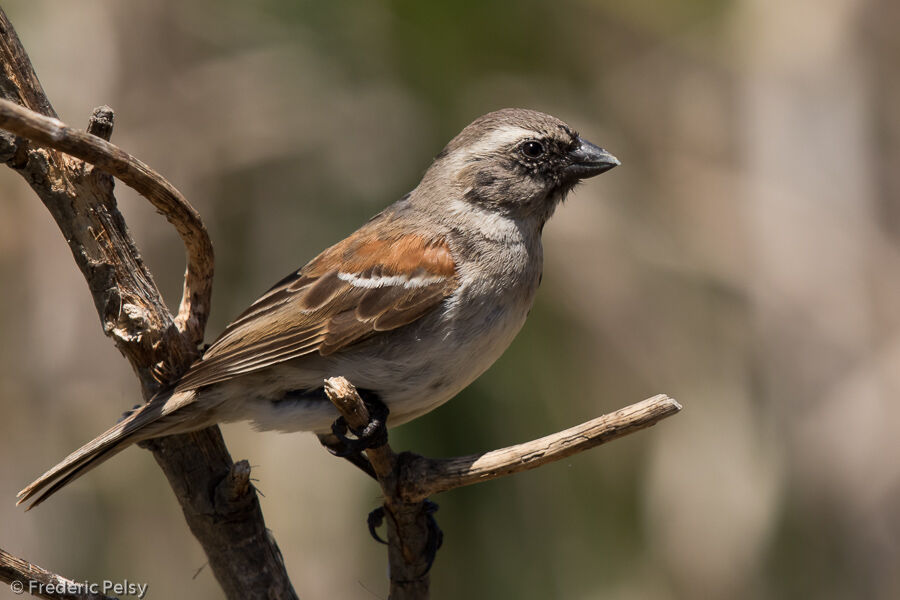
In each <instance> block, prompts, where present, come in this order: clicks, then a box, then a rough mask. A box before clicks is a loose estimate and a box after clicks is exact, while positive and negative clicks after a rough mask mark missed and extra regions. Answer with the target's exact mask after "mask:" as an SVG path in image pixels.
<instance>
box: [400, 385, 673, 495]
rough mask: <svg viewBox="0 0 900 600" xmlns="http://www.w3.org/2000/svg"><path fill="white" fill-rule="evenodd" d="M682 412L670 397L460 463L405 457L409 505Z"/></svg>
mask: <svg viewBox="0 0 900 600" xmlns="http://www.w3.org/2000/svg"><path fill="white" fill-rule="evenodd" d="M680 410H681V405H680V404H678V402H676V401H675V400H673V399H672V398H669V397H668V396H666V395H664V394H660V395H658V396H654V397H652V398H648V399H647V400H643V401H641V402H638V403H636V404H632V405H631V406H626V407H625V408H622V409H619V410H617V411H616V412H614V413H610V414H608V415H603V416H602V417H597V418H596V419H593V420H591V421H587V422H586V423H582V424H581V425H576V426H575V427H571V428H569V429H566V430H563V431H559V432H557V433H554V434H552V435H548V436H546V437H542V438H540V439H537V440H532V441H530V442H525V443H523V444H517V445H515V446H509V447H507V448H501V449H499V450H492V451H490V452H485V453H483V454H472V455H469V456H460V457H456V458H445V459H434V458H425V457H423V456H417V455H405V458H406V460H404V461H403V473H402V475H401V476H400V480H401V483H400V489H401V493H402V494H403V496H404V498H405V499H406V500H407V501H415V500H419V499H423V498H427V497H428V496H431V495H434V494H436V493H438V492H444V491H447V490H452V489H454V488H458V487H463V486H466V485H472V484H473V483H480V482H482V481H488V480H490V479H496V478H497V477H503V476H504V475H512V474H513V473H520V472H522V471H528V470H530V469H536V468H538V467H540V466H543V465H546V464H548V463H551V462H555V461H557V460H560V459H563V458H566V457H568V456H572V455H573V454H577V453H579V452H584V451H585V450H589V449H590V448H593V447H595V446H599V445H600V444H605V443H606V442H611V441H612V440H615V439H618V438H620V437H623V436H626V435H628V434H630V433H634V432H636V431H640V430H641V429H645V428H647V427H650V426H651V425H655V424H656V423H658V422H659V421H661V420H662V419H665V418H666V417H670V416H672V415H674V414H675V413H677V412H678V411H680Z"/></svg>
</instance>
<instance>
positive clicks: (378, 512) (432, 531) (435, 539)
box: [366, 500, 444, 575]
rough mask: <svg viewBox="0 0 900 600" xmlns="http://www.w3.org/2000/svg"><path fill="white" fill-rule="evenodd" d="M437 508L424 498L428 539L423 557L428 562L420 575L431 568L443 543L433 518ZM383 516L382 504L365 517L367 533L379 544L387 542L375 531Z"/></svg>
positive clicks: (435, 504) (440, 532) (423, 504)
mask: <svg viewBox="0 0 900 600" xmlns="http://www.w3.org/2000/svg"><path fill="white" fill-rule="evenodd" d="M437 509H438V505H437V503H435V502H432V501H431V500H425V501H424V502H423V503H422V510H423V511H424V512H425V519H426V526H427V527H428V539H427V540H426V542H425V557H426V559H427V560H428V563H427V564H426V566H425V571H424V572H423V573H422V575H425V574H426V573H428V572H429V571H430V570H431V567H432V566H434V559H435V558H437V551H438V550H440V549H441V546H442V545H443V544H444V532H443V531H441V528H440V527H438V524H437V519H435V518H434V513H436V512H437ZM384 516H385V511H384V506H379V507H378V508H376V509H375V510H373V511H372V512H370V513H369V516H368V518H367V519H366V521H367V523H368V525H369V534H370V535H371V536H372V538H374V540H375V541H376V542H378V543H380V544H387V542H386V541H384V540H383V539H382V538H381V536H380V535H378V531H376V530H377V529H378V528H379V527H381V525H382V523H384Z"/></svg>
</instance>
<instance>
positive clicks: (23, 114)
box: [0, 99, 213, 344]
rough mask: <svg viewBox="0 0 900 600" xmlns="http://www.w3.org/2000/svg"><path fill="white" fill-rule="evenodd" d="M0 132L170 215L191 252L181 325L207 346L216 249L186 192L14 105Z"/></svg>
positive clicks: (121, 154)
mask: <svg viewBox="0 0 900 600" xmlns="http://www.w3.org/2000/svg"><path fill="white" fill-rule="evenodd" d="M0 128H3V129H5V130H7V131H11V132H13V133H15V134H16V135H20V136H22V137H24V138H27V139H29V140H31V141H33V142H38V143H39V144H41V145H43V146H46V147H48V148H53V149H54V150H59V151H61V152H65V153H66V154H69V155H71V156H74V157H76V158H80V159H81V160H83V161H85V162H87V163H89V164H92V165H94V166H96V167H97V168H99V169H101V170H102V171H104V172H106V173H108V174H110V175H113V176H115V177H116V178H117V179H119V180H121V181H122V182H124V183H125V184H126V185H128V186H129V187H131V188H133V189H135V190H136V191H137V192H138V193H140V194H141V195H142V196H144V197H145V198H147V199H148V200H149V201H150V202H151V203H152V204H153V206H155V207H156V209H157V210H158V211H159V212H160V213H162V214H163V215H165V217H166V219H167V220H168V221H169V223H171V224H172V225H173V226H174V227H175V229H176V230H177V231H178V234H179V235H180V236H181V239H182V241H183V242H184V245H185V249H186V251H187V271H186V272H185V277H184V293H183V295H182V297H181V305H180V306H179V308H178V315H177V316H176V317H175V324H176V326H177V327H178V329H179V330H181V331H183V332H184V333H186V334H187V336H188V339H189V340H190V341H191V342H192V343H193V344H199V343H200V342H202V341H203V330H204V329H205V327H206V319H207V317H208V316H209V308H210V297H211V295H212V274H213V248H212V243H211V242H210V240H209V235H208V234H207V232H206V227H205V226H204V225H203V222H202V221H201V220H200V215H199V214H198V213H197V211H196V210H195V209H194V207H192V206H191V205H190V204H188V202H187V200H185V199H184V196H182V195H181V192H179V191H178V190H177V189H175V187H174V186H173V185H172V184H171V183H169V182H168V181H167V180H166V179H165V178H164V177H162V176H161V175H159V174H158V173H156V172H155V171H154V170H153V169H151V168H150V167H148V166H147V165H146V164H144V163H143V162H141V161H140V160H138V159H136V158H135V157H133V156H131V155H130V154H128V153H127V152H125V151H124V150H122V149H121V148H119V147H118V146H116V145H114V144H111V143H109V142H107V141H106V140H104V139H102V138H101V137H98V136H96V135H93V134H90V133H88V132H87V131H82V130H80V129H73V128H71V127H68V126H66V125H65V124H64V123H62V122H61V121H60V120H59V119H56V118H54V117H45V116H43V115H40V114H38V113H36V112H34V111H31V110H29V109H27V108H24V107H21V106H19V105H18V104H15V103H14V102H10V101H9V100H3V99H0ZM110 128H111V126H110Z"/></svg>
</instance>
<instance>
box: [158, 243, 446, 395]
mask: <svg viewBox="0 0 900 600" xmlns="http://www.w3.org/2000/svg"><path fill="white" fill-rule="evenodd" d="M457 286H458V278H457V273H456V265H455V263H454V260H453V256H452V255H451V253H450V248H449V247H448V246H447V243H446V241H444V240H443V239H441V238H433V239H429V238H426V237H423V236H420V235H412V234H399V233H391V234H382V235H380V236H379V235H373V234H372V232H371V229H370V228H368V227H364V228H363V229H361V230H359V231H357V232H356V233H355V234H353V235H351V236H350V237H348V238H347V239H345V240H343V241H342V242H340V243H338V244H336V245H335V246H332V247H331V248H329V249H327V250H325V251H324V252H323V253H322V254H320V255H319V256H318V257H316V258H315V259H313V260H312V261H311V262H310V263H309V264H307V265H306V266H305V267H303V268H302V269H300V270H299V271H297V272H296V273H293V274H291V275H290V276H288V277H286V278H285V279H283V280H282V281H280V282H279V283H278V284H276V285H275V287H273V288H272V289H271V290H269V291H268V292H267V293H266V294H265V295H263V296H262V297H261V298H260V299H259V300H257V301H256V302H255V303H253V304H252V305H251V306H250V308H248V309H247V310H246V311H245V312H244V313H243V314H242V315H240V316H239V317H238V318H237V319H235V321H234V322H233V323H231V325H229V326H228V327H227V328H226V329H225V331H224V332H223V333H222V335H221V336H220V337H219V338H218V339H217V340H216V341H215V342H214V343H213V344H212V346H210V347H209V349H208V350H207V351H206V352H205V353H204V355H203V358H202V359H200V360H199V361H197V362H196V363H195V364H194V365H193V366H192V367H191V369H190V370H189V371H188V372H187V373H186V374H185V375H184V377H182V378H181V380H180V381H179V382H178V384H177V386H176V388H175V389H176V391H185V390H191V389H196V388H199V387H202V386H205V385H210V384H212V383H217V382H220V381H225V380H228V379H231V378H233V377H237V376H239V375H243V374H245V373H250V372H252V371H257V370H259V369H264V368H266V367H270V366H272V365H274V364H277V363H280V362H284V361H287V360H291V359H294V358H297V357H300V356H303V355H306V354H310V353H313V352H318V353H319V354H322V355H328V354H332V353H334V352H337V351H339V350H342V349H344V348H346V347H348V346H350V345H351V344H354V343H356V342H359V341H360V340H363V339H365V338H368V337H370V336H372V335H374V334H375V333H377V332H379V331H388V330H391V329H395V328H397V327H401V326H403V325H406V324H408V323H411V322H413V321H415V320H416V319H418V318H419V317H421V316H423V315H424V314H425V313H427V312H428V311H429V310H430V309H432V308H434V307H435V306H436V305H438V304H439V303H440V302H442V301H443V300H444V299H445V298H446V297H447V296H449V295H450V294H451V293H452V292H453V290H454V289H456V287H457Z"/></svg>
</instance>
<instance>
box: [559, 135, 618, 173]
mask: <svg viewBox="0 0 900 600" xmlns="http://www.w3.org/2000/svg"><path fill="white" fill-rule="evenodd" d="M569 160H570V161H571V162H570V164H569V166H567V167H566V168H565V171H566V174H567V175H569V176H570V177H571V178H572V179H586V178H588V177H593V176H594V175H599V174H600V173H605V172H606V171H609V170H610V169H612V168H613V167H617V166H619V165H620V164H622V163H620V162H619V159H618V158H616V157H615V156H613V155H612V154H610V153H609V152H607V151H606V150H604V149H603V148H601V147H600V146H595V145H594V144H592V143H590V142H589V141H587V140H584V139H581V138H578V146H577V147H576V148H575V149H574V150H572V151H570V152H569Z"/></svg>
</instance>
